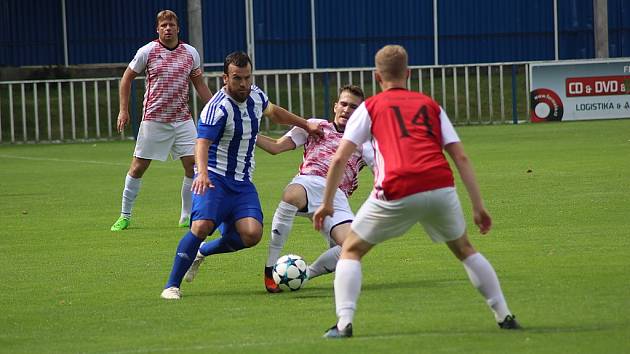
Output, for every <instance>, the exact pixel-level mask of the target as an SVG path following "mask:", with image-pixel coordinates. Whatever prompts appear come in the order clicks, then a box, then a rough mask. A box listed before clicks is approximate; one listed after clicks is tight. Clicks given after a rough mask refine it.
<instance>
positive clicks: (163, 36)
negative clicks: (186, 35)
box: [157, 19, 179, 42]
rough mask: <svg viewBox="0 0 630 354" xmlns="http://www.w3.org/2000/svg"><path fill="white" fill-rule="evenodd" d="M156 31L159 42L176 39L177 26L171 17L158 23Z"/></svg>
mask: <svg viewBox="0 0 630 354" xmlns="http://www.w3.org/2000/svg"><path fill="white" fill-rule="evenodd" d="M157 33H158V36H159V38H160V41H161V42H170V41H173V40H177V39H178V37H177V36H178V35H179V26H177V22H175V20H173V19H166V20H162V21H160V23H158V28H157Z"/></svg>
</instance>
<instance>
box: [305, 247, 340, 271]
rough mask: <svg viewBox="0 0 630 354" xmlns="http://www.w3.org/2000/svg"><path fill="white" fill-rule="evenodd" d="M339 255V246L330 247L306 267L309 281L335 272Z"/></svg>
mask: <svg viewBox="0 0 630 354" xmlns="http://www.w3.org/2000/svg"><path fill="white" fill-rule="evenodd" d="M340 255H341V246H335V247H331V248H329V249H327V250H326V252H324V253H322V254H321V255H320V256H319V257H317V259H316V260H315V262H313V263H312V264H311V265H309V266H308V277H309V279H312V278H315V277H318V276H320V275H322V274H328V273H332V272H334V271H335V268H336V267H337V261H338V260H339V256H340Z"/></svg>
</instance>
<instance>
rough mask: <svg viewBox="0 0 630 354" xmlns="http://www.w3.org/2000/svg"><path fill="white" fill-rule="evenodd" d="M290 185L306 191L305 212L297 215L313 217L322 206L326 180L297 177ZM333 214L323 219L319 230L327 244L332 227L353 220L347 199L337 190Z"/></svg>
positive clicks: (315, 177)
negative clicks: (299, 186)
mask: <svg viewBox="0 0 630 354" xmlns="http://www.w3.org/2000/svg"><path fill="white" fill-rule="evenodd" d="M291 184H299V185H301V186H302V187H304V189H305V190H306V199H307V200H308V203H307V207H306V208H307V211H306V212H298V214H297V215H300V216H305V217H308V218H312V217H313V213H315V211H316V210H317V208H319V207H320V206H321V205H322V201H323V199H324V190H325V189H326V178H324V177H320V176H304V175H298V176H295V177H294V178H293V180H292V181H291ZM333 206H334V213H333V216H328V217H326V218H325V219H324V225H323V227H322V230H321V234H322V236H323V237H324V238H325V239H326V241H327V242H329V243H330V242H331V240H332V239H331V237H330V230H332V228H333V227H335V226H337V225H339V224H342V223H344V222H351V221H352V220H353V219H354V213H353V212H352V209H351V208H350V204H349V203H348V198H347V197H346V195H345V194H344V193H343V192H342V191H341V189H339V188H337V192H336V193H335V199H334V201H333Z"/></svg>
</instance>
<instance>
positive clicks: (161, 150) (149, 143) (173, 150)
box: [133, 119, 197, 161]
mask: <svg viewBox="0 0 630 354" xmlns="http://www.w3.org/2000/svg"><path fill="white" fill-rule="evenodd" d="M196 140H197V129H196V128H195V123H194V122H193V120H192V119H189V120H187V121H183V122H174V123H161V122H154V121H150V120H144V121H142V123H140V129H139V130H138V140H137V141H136V149H135V150H134V152H133V156H135V157H139V158H142V159H148V160H159V161H166V159H167V158H168V155H169V153H170V154H171V157H172V158H173V160H176V159H179V158H180V157H182V156H194V155H195V141H196Z"/></svg>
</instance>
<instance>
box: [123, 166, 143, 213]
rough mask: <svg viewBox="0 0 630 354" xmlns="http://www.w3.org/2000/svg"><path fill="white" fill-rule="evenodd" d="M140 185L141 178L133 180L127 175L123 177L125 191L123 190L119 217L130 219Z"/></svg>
mask: <svg viewBox="0 0 630 354" xmlns="http://www.w3.org/2000/svg"><path fill="white" fill-rule="evenodd" d="M140 185H142V179H141V178H133V177H131V176H129V175H127V177H125V189H124V190H123V195H122V208H121V211H120V215H121V216H123V217H125V218H130V217H131V209H132V208H133V203H134V202H135V201H136V197H137V196H138V192H139V191H140Z"/></svg>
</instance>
